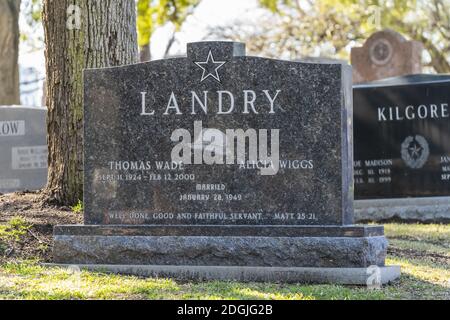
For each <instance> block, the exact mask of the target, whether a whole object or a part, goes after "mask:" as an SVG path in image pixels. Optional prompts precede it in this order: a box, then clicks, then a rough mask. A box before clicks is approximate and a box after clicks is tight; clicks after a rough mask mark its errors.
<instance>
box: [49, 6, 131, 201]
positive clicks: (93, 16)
mask: <svg viewBox="0 0 450 320" xmlns="http://www.w3.org/2000/svg"><path fill="white" fill-rule="evenodd" d="M135 10H136V7H135V2H134V0H44V10H43V24H44V32H45V44H46V52H45V57H46V73H47V79H46V97H47V98H46V105H47V107H48V119H47V128H48V138H47V140H48V151H49V157H48V162H49V171H48V184H47V188H46V192H45V199H44V200H45V201H46V202H47V203H54V204H63V205H72V204H74V203H76V202H77V201H78V200H81V199H82V197H83V136H82V128H83V79H82V70H83V69H85V68H101V67H110V66H117V65H123V64H130V63H135V62H137V57H138V53H137V35H136V11H135Z"/></svg>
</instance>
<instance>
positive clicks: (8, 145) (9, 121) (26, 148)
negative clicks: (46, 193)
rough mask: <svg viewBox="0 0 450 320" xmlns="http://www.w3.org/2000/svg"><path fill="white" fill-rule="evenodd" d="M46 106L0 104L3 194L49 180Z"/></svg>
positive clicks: (0, 181) (0, 186) (38, 186)
mask: <svg viewBox="0 0 450 320" xmlns="http://www.w3.org/2000/svg"><path fill="white" fill-rule="evenodd" d="M46 113H47V110H46V109H45V108H32V107H21V106H0V193H7V192H14V191H23V190H38V189H41V188H43V187H44V186H45V184H46V183H47V125H46Z"/></svg>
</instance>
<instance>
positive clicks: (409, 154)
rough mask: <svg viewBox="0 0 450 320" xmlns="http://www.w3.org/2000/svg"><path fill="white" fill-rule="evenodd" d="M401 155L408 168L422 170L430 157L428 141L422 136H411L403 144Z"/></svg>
mask: <svg viewBox="0 0 450 320" xmlns="http://www.w3.org/2000/svg"><path fill="white" fill-rule="evenodd" d="M401 154H402V159H403V161H405V164H406V165H407V166H408V167H410V168H411V169H420V168H422V167H423V166H424V165H425V163H426V162H427V160H428V157H429V156H430V148H429V146H428V142H427V140H425V138H424V137H422V136H421V135H416V136H414V137H413V136H409V137H407V138H406V139H405V141H403V143H402V148H401Z"/></svg>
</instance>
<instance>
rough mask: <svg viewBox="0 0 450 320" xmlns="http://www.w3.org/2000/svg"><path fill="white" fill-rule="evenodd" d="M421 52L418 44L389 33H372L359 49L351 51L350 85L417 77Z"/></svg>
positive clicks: (397, 34)
mask: <svg viewBox="0 0 450 320" xmlns="http://www.w3.org/2000/svg"><path fill="white" fill-rule="evenodd" d="M422 51H423V45H422V43H420V42H418V41H407V40H406V39H405V38H404V37H403V36H402V35H401V34H399V33H397V32H395V31H393V30H384V31H379V32H375V33H374V34H372V35H371V36H370V37H369V38H368V39H367V41H366V42H365V43H364V45H363V46H362V47H360V48H352V51H351V64H352V66H353V83H362V82H369V81H375V80H380V79H384V78H390V77H396V76H404V75H410V74H417V73H421V72H422V62H421V61H422Z"/></svg>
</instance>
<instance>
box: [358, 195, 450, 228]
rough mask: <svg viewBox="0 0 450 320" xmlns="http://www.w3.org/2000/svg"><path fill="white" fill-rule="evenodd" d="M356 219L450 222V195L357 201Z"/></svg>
mask: <svg viewBox="0 0 450 320" xmlns="http://www.w3.org/2000/svg"><path fill="white" fill-rule="evenodd" d="M355 220H356V221H379V222H383V221H390V220H405V221H419V222H425V223H430V222H434V223H449V222H450V197H428V198H403V199H376V200H357V201H355Z"/></svg>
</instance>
